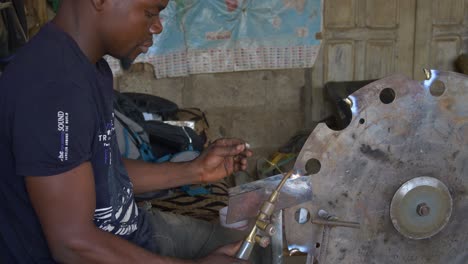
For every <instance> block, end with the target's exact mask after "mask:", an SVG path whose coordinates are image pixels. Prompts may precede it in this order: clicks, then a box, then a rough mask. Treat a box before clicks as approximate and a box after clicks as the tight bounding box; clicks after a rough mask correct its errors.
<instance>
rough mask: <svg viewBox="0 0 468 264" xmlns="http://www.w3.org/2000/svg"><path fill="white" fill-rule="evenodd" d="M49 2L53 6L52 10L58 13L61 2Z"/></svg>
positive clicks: (52, 0) (54, 0)
mask: <svg viewBox="0 0 468 264" xmlns="http://www.w3.org/2000/svg"><path fill="white" fill-rule="evenodd" d="M47 1H48V2H49V4H50V5H51V6H52V9H53V10H54V12H55V13H57V10H58V8H59V6H60V2H61V0H47Z"/></svg>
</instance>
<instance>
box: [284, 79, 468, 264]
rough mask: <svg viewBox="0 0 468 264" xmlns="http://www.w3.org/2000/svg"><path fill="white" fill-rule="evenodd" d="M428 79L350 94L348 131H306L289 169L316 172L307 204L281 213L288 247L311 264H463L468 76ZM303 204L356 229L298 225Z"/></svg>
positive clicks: (467, 257) (467, 232) (379, 84)
mask: <svg viewBox="0 0 468 264" xmlns="http://www.w3.org/2000/svg"><path fill="white" fill-rule="evenodd" d="M426 75H427V79H426V80H424V81H422V82H419V81H415V80H411V79H409V78H407V77H405V76H403V75H393V76H390V77H387V78H384V79H381V80H378V81H376V82H373V83H370V84H369V85H367V86H365V87H363V88H361V89H360V90H358V91H357V92H355V93H354V94H352V95H351V96H350V97H349V98H350V100H351V101H352V102H353V103H352V107H351V111H352V116H351V120H350V122H349V125H348V126H347V127H345V128H343V129H342V130H339V131H338V130H337V131H335V130H332V129H330V128H329V127H327V125H326V124H319V125H318V126H317V128H316V129H315V130H314V132H312V134H311V135H310V136H309V139H308V140H307V142H306V143H305V145H304V147H303V149H302V150H301V152H300V154H299V156H298V159H297V162H296V164H295V167H296V168H298V169H304V170H305V171H306V172H308V171H309V170H307V168H308V167H309V168H316V169H315V170H314V174H312V173H311V174H312V175H311V176H310V180H311V182H312V183H313V185H311V186H312V188H313V203H311V202H309V203H304V204H301V205H297V206H293V207H291V208H287V209H285V210H284V211H283V215H284V219H283V220H284V227H285V228H284V232H285V236H286V241H287V242H288V247H291V248H298V249H300V251H301V252H304V253H307V254H309V256H311V257H310V258H308V262H307V263H312V261H313V260H314V259H316V260H318V262H319V263H321V264H324V263H395V264H396V263H408V264H422V263H456V264H458V263H460V264H461V263H468V252H467V250H466V249H467V244H466V241H468V225H467V224H466V219H467V218H468V210H467V208H468V162H467V161H468V147H467V146H468V103H467V102H468V77H467V76H466V75H462V74H457V73H453V72H441V71H436V70H427V71H426ZM313 164H315V165H314V166H312V165H313ZM317 164H319V165H320V166H317ZM317 168H318V169H317ZM421 177H423V178H421ZM301 208H302V209H306V210H308V211H309V212H310V214H311V215H317V212H318V211H319V210H321V209H325V210H327V211H330V212H333V214H335V215H337V216H342V217H344V218H346V219H354V220H356V221H357V222H359V223H360V229H354V228H330V226H326V225H325V226H323V225H317V224H313V223H312V222H310V221H309V222H307V223H298V222H297V220H296V219H295V215H296V212H297V210H299V209H301ZM324 230H326V232H324ZM309 260H310V261H309Z"/></svg>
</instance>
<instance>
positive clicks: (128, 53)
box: [103, 0, 169, 63]
mask: <svg viewBox="0 0 468 264" xmlns="http://www.w3.org/2000/svg"><path fill="white" fill-rule="evenodd" d="M168 2H169V0H115V1H114V4H113V6H112V8H111V9H110V10H111V11H110V12H107V13H106V19H105V20H104V21H105V23H104V30H103V32H105V34H106V36H104V38H103V39H104V41H103V42H104V43H105V47H106V49H107V51H108V53H109V54H110V55H112V56H114V57H116V58H118V59H120V60H122V61H123V62H126V63H131V62H133V61H134V60H135V59H136V57H137V56H138V55H140V54H141V53H146V52H147V51H148V49H149V47H151V46H152V45H153V35H154V34H159V33H161V32H162V30H163V27H162V24H161V20H160V18H159V13H160V12H161V11H162V10H163V9H164V8H165V7H166V6H167V4H168Z"/></svg>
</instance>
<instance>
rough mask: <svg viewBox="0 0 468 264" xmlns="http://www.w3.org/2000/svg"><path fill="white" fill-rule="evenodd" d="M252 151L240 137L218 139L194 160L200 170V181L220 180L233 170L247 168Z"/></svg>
mask: <svg viewBox="0 0 468 264" xmlns="http://www.w3.org/2000/svg"><path fill="white" fill-rule="evenodd" d="M250 156H252V151H250V150H249V149H247V147H246V143H245V141H242V140H240V139H218V140H216V141H215V142H213V143H212V144H211V145H210V146H208V148H207V149H206V150H205V151H204V152H203V153H202V154H201V155H200V156H199V157H198V158H197V159H196V160H195V161H194V163H195V164H194V165H196V166H197V167H198V168H197V169H199V171H200V182H201V183H208V182H214V181H218V180H220V179H222V178H224V177H226V176H228V175H231V174H232V173H233V172H236V171H241V170H246V169H247V158H248V157H250Z"/></svg>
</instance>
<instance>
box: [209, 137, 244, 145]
mask: <svg viewBox="0 0 468 264" xmlns="http://www.w3.org/2000/svg"><path fill="white" fill-rule="evenodd" d="M213 144H214V145H216V146H226V147H227V146H234V145H245V141H244V140H241V139H238V138H222V139H217V140H216V141H215V142H213Z"/></svg>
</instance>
